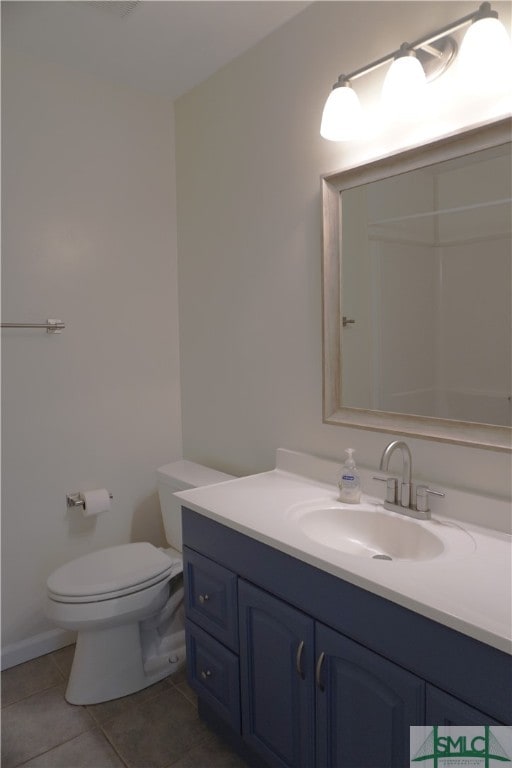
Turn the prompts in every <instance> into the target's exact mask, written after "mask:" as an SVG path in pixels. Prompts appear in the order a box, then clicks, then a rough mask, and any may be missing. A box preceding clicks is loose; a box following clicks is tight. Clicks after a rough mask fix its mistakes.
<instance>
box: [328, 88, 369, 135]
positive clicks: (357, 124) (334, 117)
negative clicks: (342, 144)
mask: <svg viewBox="0 0 512 768" xmlns="http://www.w3.org/2000/svg"><path fill="white" fill-rule="evenodd" d="M361 124H362V109H361V104H360V102H359V99H358V96H357V93H356V92H355V91H353V90H352V88H351V87H350V86H349V85H341V86H337V87H335V88H333V89H332V91H331V92H330V94H329V96H328V98H327V101H326V102H325V107H324V111H323V114H322V123H321V126H320V135H321V136H323V138H324V139H328V140H329V141H349V140H350V139H353V138H355V137H356V136H357V135H358V133H359V131H360V129H361Z"/></svg>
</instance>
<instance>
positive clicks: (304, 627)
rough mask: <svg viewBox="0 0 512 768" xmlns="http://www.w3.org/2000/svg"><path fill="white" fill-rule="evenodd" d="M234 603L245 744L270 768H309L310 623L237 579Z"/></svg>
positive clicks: (311, 734)
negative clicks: (237, 613) (237, 627)
mask: <svg viewBox="0 0 512 768" xmlns="http://www.w3.org/2000/svg"><path fill="white" fill-rule="evenodd" d="M238 597H239V624H240V683H241V698H242V732H243V735H244V739H245V741H246V742H247V743H248V744H249V745H250V746H251V747H252V748H253V749H254V751H255V752H257V753H258V754H259V755H261V757H262V758H263V759H264V760H265V763H266V764H268V765H269V766H275V767H276V768H311V766H313V765H314V762H315V757H314V755H315V748H314V745H315V732H314V731H315V710H314V673H313V665H314V657H313V643H314V622H313V620H312V619H311V618H310V617H309V616H306V615H305V614H303V613H302V612H301V611H298V610H297V609H295V608H292V607H291V606H290V605H287V604H286V603H284V602H283V601H282V600H278V599H276V598H275V597H273V596H271V595H269V594H268V593H267V592H264V591H263V590H261V589H258V588H257V587H255V586H253V585H252V584H249V583H248V582H246V581H243V580H242V579H240V580H239V584H238Z"/></svg>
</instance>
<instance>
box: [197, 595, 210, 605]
mask: <svg viewBox="0 0 512 768" xmlns="http://www.w3.org/2000/svg"><path fill="white" fill-rule="evenodd" d="M209 599H210V595H208V594H206V593H205V594H204V595H199V602H200V603H207V602H208V600H209Z"/></svg>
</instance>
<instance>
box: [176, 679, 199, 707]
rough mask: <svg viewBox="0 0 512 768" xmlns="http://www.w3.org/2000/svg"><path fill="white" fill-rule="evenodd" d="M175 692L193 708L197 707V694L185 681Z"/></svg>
mask: <svg viewBox="0 0 512 768" xmlns="http://www.w3.org/2000/svg"><path fill="white" fill-rule="evenodd" d="M176 690H178V691H179V692H180V693H181V694H183V696H185V698H187V699H188V700H189V701H190V702H191V703H192V704H194V706H197V694H196V692H195V691H194V690H193V688H191V687H190V685H189V684H188V683H187V682H186V681H185V682H183V683H181V685H177V686H176Z"/></svg>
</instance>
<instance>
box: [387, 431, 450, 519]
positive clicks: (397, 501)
mask: <svg viewBox="0 0 512 768" xmlns="http://www.w3.org/2000/svg"><path fill="white" fill-rule="evenodd" d="M397 449H398V450H399V451H400V452H401V454H402V480H401V482H399V480H398V478H396V477H376V476H374V480H382V481H383V482H385V483H386V499H385V501H384V507H385V508H386V509H390V510H392V511H393V512H401V513H402V514H404V515H408V516H409V517H415V518H418V519H420V520H428V519H429V517H430V508H429V505H428V497H429V495H430V494H432V495H434V496H444V493H441V491H435V490H433V489H432V488H429V487H428V486H426V485H419V486H418V487H417V489H416V493H414V488H413V485H412V456H411V451H410V449H409V446H408V445H407V443H404V442H403V440H393V441H392V442H391V443H389V444H388V445H386V447H385V448H384V451H383V452H382V456H381V459H380V465H379V469H380V470H381V472H387V471H388V468H389V461H390V459H391V456H392V455H393V453H394V452H395V451H396V450H397ZM413 500H414V503H413Z"/></svg>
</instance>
